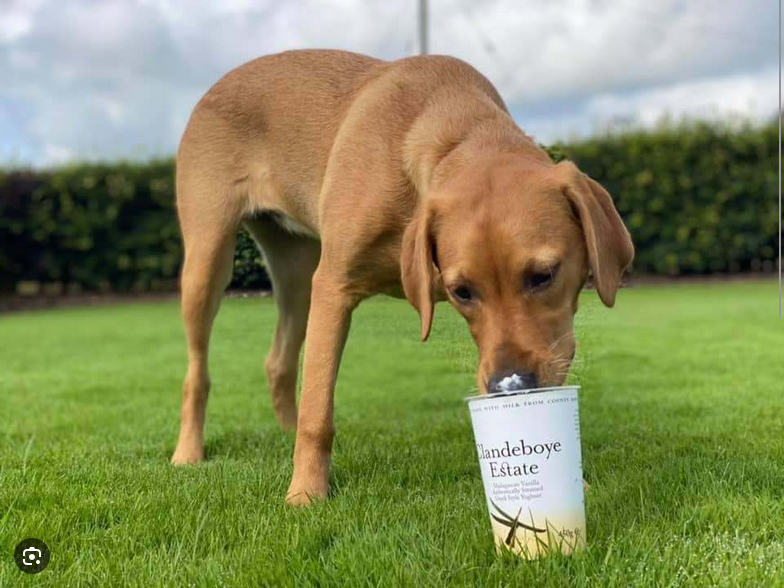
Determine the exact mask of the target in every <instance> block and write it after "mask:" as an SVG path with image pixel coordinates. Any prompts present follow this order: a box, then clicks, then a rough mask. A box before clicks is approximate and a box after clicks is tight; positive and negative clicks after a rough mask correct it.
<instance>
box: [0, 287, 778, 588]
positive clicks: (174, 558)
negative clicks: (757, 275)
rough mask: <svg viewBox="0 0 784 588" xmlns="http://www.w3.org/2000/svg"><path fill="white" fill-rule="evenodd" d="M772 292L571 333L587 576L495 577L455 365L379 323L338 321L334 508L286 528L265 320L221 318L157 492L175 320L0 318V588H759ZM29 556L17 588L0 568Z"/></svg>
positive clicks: (766, 566)
mask: <svg viewBox="0 0 784 588" xmlns="http://www.w3.org/2000/svg"><path fill="white" fill-rule="evenodd" d="M776 296H777V285H776V284H774V283H773V282H754V283H735V284H706V285H689V286H650V287H640V288H634V289H628V290H625V291H623V292H622V293H620V295H619V300H618V304H617V307H616V308H615V309H613V310H607V309H604V308H603V307H601V305H600V304H599V302H598V299H597V297H596V294H595V293H594V292H586V293H584V295H583V300H582V308H581V310H580V312H579V313H578V321H577V323H578V325H577V330H578V336H579V340H580V351H579V353H578V355H579V357H580V358H581V362H580V363H579V364H578V365H577V367H576V369H575V373H574V376H573V379H574V380H577V381H579V383H580V384H581V385H582V387H583V391H582V398H581V412H582V433H583V434H582V439H583V455H584V467H585V477H586V479H587V480H588V482H589V483H590V484H591V487H590V489H589V490H588V492H587V497H586V503H587V513H588V540H589V547H588V549H587V550H585V551H583V552H581V553H579V554H577V555H575V556H573V557H571V558H568V557H553V558H549V559H546V560H543V561H538V562H533V563H530V562H525V561H521V560H517V559H515V558H514V557H512V556H504V557H498V556H496V554H495V551H494V548H493V545H492V541H491V535H490V526H489V522H488V518H487V512H486V510H485V505H484V500H483V494H482V487H481V481H480V478H479V469H478V465H477V458H476V453H475V449H474V446H473V439H472V433H471V428H470V423H469V418H468V411H467V409H466V407H465V406H464V403H463V400H462V398H463V396H465V395H466V393H467V391H468V390H469V389H470V388H471V387H472V386H473V377H474V376H473V370H474V362H475V351H474V347H473V343H472V342H471V341H470V338H469V336H468V333H467V330H466V328H465V326H464V325H463V324H462V322H461V319H460V318H459V317H458V316H457V315H456V313H455V312H454V311H453V310H451V309H449V308H448V307H447V306H439V307H438V309H437V310H436V320H435V325H434V332H433V335H432V339H431V341H430V342H429V343H427V344H424V345H423V344H421V343H419V342H418V337H417V333H418V329H419V325H418V321H417V318H416V314H415V313H414V311H413V310H412V309H410V308H409V307H408V306H407V305H406V304H405V303H403V302H400V301H393V300H389V299H384V298H378V299H373V300H370V301H368V302H366V303H365V304H364V305H362V306H361V307H360V309H359V310H358V311H357V313H356V315H355V319H354V323H353V330H352V333H351V337H350V339H349V343H348V346H347V350H346V353H345V358H344V362H343V366H342V368H341V374H340V380H339V385H338V390H337V400H336V407H337V408H336V425H337V428H338V437H337V440H336V446H335V452H334V469H333V497H332V499H331V500H329V501H327V502H325V503H320V504H318V505H316V506H315V507H313V508H310V509H299V510H296V509H291V508H288V507H287V506H285V504H284V503H283V495H284V493H285V491H286V488H287V485H288V481H289V476H290V474H291V464H290V456H291V452H292V448H293V442H294V439H293V436H292V435H287V434H283V433H281V432H279V431H278V430H277V426H276V424H275V419H274V416H273V414H272V410H271V404H270V399H269V396H268V392H267V388H266V383H265V379H264V375H263V371H264V370H263V358H264V355H265V354H266V351H267V346H268V343H269V339H270V336H271V333H272V329H273V325H274V321H275V310H274V305H273V303H272V301H271V300H269V299H230V300H227V301H226V302H225V303H224V306H223V308H222V310H221V314H220V315H219V317H218V320H217V323H216V328H215V334H214V339H213V354H212V358H211V367H212V375H213V391H212V396H211V399H210V407H209V411H208V424H207V452H208V457H209V459H208V461H207V462H206V463H204V464H203V465H200V466H196V467H190V468H184V469H176V468H173V467H171V466H169V465H168V463H167V460H168V458H169V456H170V454H171V452H172V450H173V446H174V441H175V437H176V432H177V420H178V408H179V396H180V386H181V377H182V375H183V373H184V367H185V363H184V361H185V353H184V344H183V338H182V333H181V326H180V322H179V315H178V308H177V305H176V303H174V302H165V303H140V304H129V305H122V306H115V307H96V308H82V309H68V310H57V311H47V312H31V313H23V314H17V315H8V316H3V317H0V396H1V397H2V399H3V405H2V409H0V410H1V414H2V421H1V422H2V425H3V427H2V433H0V435H1V436H0V549H2V552H3V554H4V555H3V556H2V558H0V586H11V585H19V586H26V585H36V586H58V587H59V586H114V585H128V586H144V587H148V586H180V585H182V586H185V585H187V586H216V585H231V586H259V585H270V586H278V585H283V586H295V585H296V586H315V585H317V586H352V587H355V586H357V587H358V586H417V587H420V586H452V585H473V586H496V585H517V586H533V585H536V586H569V587H579V586H656V587H659V586H689V587H692V586H762V585H765V586H776V585H778V586H781V585H784V579H783V578H784V539H782V534H784V500H783V499H784V435H783V434H782V433H783V432H784V417H783V415H784V412H783V411H782V408H784V397H782V382H784V361H782V357H783V356H782V353H783V352H784V330H782V323H781V322H780V321H779V320H778V319H777V318H775V317H776V312H777V308H776V304H777V300H776ZM26 537H36V538H39V539H42V540H44V541H45V542H46V543H47V544H48V545H49V547H50V549H51V552H52V559H51V563H50V565H49V568H48V569H47V570H45V571H44V572H42V573H41V574H39V575H37V576H28V575H24V574H22V573H21V572H19V571H18V570H17V569H16V567H15V565H14V564H13V561H12V556H11V554H12V553H13V549H14V546H15V545H16V543H17V542H19V541H20V540H22V539H24V538H26Z"/></svg>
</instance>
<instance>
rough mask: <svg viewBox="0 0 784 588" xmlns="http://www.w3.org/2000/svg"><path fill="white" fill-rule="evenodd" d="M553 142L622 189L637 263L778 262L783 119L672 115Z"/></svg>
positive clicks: (672, 270) (746, 267) (701, 266)
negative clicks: (758, 124) (756, 122)
mask: <svg viewBox="0 0 784 588" xmlns="http://www.w3.org/2000/svg"><path fill="white" fill-rule="evenodd" d="M552 151H554V152H556V153H557V154H559V155H561V154H562V155H564V156H566V157H568V158H570V159H572V160H573V161H574V162H575V163H577V165H578V166H579V167H580V169H581V170H582V171H583V172H585V173H587V174H588V175H589V176H591V177H593V178H595V179H596V180H598V181H600V182H601V183H602V185H603V186H604V187H605V188H607V190H608V191H609V192H610V194H612V196H613V198H614V200H615V203H616V206H617V208H618V211H619V212H620V213H621V216H622V217H623V219H624V221H625V223H626V226H627V227H628V229H629V231H630V232H631V234H632V237H633V239H634V244H635V248H636V256H635V260H634V272H635V273H646V274H666V275H681V274H708V273H716V272H720V273H738V272H747V271H754V272H758V271H773V270H774V269H775V264H776V260H777V258H778V227H779V221H778V197H777V195H778V126H777V125H776V124H775V123H774V124H769V125H766V126H764V127H763V128H755V127H752V126H750V125H745V126H741V127H739V128H738V127H737V126H736V127H734V128H733V127H730V126H728V125H717V124H707V123H690V124H687V125H684V124H681V125H662V126H660V127H659V128H658V129H655V130H652V131H635V132H627V133H623V134H618V135H610V136H606V137H600V138H596V139H592V140H589V141H583V142H579V143H573V144H570V145H556V146H554V147H553V149H552Z"/></svg>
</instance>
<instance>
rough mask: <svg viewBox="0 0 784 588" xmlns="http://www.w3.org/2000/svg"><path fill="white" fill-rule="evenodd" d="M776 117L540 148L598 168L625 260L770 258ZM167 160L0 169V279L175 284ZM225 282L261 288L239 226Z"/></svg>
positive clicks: (704, 262) (683, 263)
mask: <svg viewBox="0 0 784 588" xmlns="http://www.w3.org/2000/svg"><path fill="white" fill-rule="evenodd" d="M777 132H778V129H777V127H776V125H775V124H770V125H766V126H765V127H763V128H755V127H752V126H748V125H747V126H742V127H739V128H732V127H730V126H728V125H719V124H707V123H690V124H685V125H664V126H662V127H660V128H658V129H655V130H652V131H645V130H638V131H631V132H626V133H622V134H615V135H606V136H601V137H596V138H593V139H589V140H584V141H579V142H574V143H571V144H557V145H554V146H552V147H551V148H550V153H551V154H552V155H553V157H554V158H556V159H561V158H564V157H568V158H570V159H572V160H574V161H575V162H576V163H577V164H578V166H579V167H580V169H581V170H583V171H584V172H585V173H587V174H588V175H590V176H591V177H593V178H594V179H596V180H598V181H599V182H601V183H602V184H603V185H604V186H605V187H606V188H607V189H608V190H609V192H610V193H611V194H612V195H613V197H614V199H615V203H616V206H617V207H618V210H619V211H620V213H621V216H622V217H623V218H624V221H625V222H626V225H627V226H628V227H629V230H630V231H631V233H632V236H633V238H634V242H635V247H636V250H637V254H636V258H635V262H634V271H635V273H645V274H668V275H675V274H707V273H714V272H726V273H735V272H745V271H759V270H764V271H771V270H773V269H774V264H775V260H776V255H777V244H776V243H777V235H778V220H777V219H778V215H777V206H778V205H777V198H776V197H775V195H776V190H777V188H776V182H777V175H776V170H777V166H776V162H777V156H778V151H777V149H778V147H777V145H778V135H777ZM174 202H175V199H174V161H173V160H172V159H163V160H156V161H151V162H148V163H127V162H122V163H115V164H106V163H90V164H78V165H70V166H66V167H62V168H57V169H52V170H43V171H33V170H15V171H0V242H1V243H2V244H3V247H2V249H0V289H2V290H5V291H9V290H14V289H16V288H18V287H19V284H20V283H24V282H28V283H32V284H34V285H35V284H48V285H50V286H51V285H54V286H56V288H55V289H57V288H60V289H72V288H79V289H85V290H97V291H102V290H109V289H111V290H115V291H150V290H169V289H173V288H175V287H176V283H177V277H178V274H179V271H180V265H181V262H182V244H181V239H180V233H179V228H178V226H177V220H176V214H175V208H174ZM232 287H234V288H267V287H269V280H268V278H267V276H266V274H265V272H264V268H263V264H262V262H261V259H260V255H259V253H258V250H257V249H256V247H255V245H254V243H253V241H252V240H251V239H250V237H249V236H248V235H247V234H246V233H245V232H244V231H243V232H242V233H241V234H240V236H239V239H238V247H237V254H236V257H235V264H234V279H233V281H232Z"/></svg>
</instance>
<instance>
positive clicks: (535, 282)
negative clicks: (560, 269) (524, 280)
mask: <svg viewBox="0 0 784 588" xmlns="http://www.w3.org/2000/svg"><path fill="white" fill-rule="evenodd" d="M552 279H553V275H552V274H533V275H532V276H531V277H530V278H528V286H529V287H530V288H531V289H532V290H538V289H539V288H543V287H545V286H546V285H547V284H549V283H550V282H551V281H552Z"/></svg>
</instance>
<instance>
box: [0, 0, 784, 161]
mask: <svg viewBox="0 0 784 588" xmlns="http://www.w3.org/2000/svg"><path fill="white" fill-rule="evenodd" d="M429 15H430V19H429V20H430V28H429V35H430V52H431V53H437V54H447V55H453V56H456V57H459V58H461V59H464V60H466V61H468V62H469V63H471V64H472V65H473V66H475V67H476V68H477V69H478V70H479V71H481V72H482V73H483V74H484V75H485V76H487V77H488V78H489V79H490V81H491V82H493V83H494V84H495V85H496V87H497V88H498V90H499V92H500V93H501V95H502V96H503V98H504V100H505V101H506V103H507V105H508V107H509V109H510V111H511V112H512V114H513V116H514V117H515V120H516V121H517V122H518V124H519V125H520V126H521V127H522V128H523V129H524V130H525V131H526V132H528V133H529V134H531V135H533V136H534V137H535V138H536V139H537V140H539V141H540V142H542V143H550V142H553V141H555V140H559V139H561V140H569V139H570V138H572V139H573V138H577V137H586V136H590V135H591V134H593V133H597V132H601V131H602V130H604V129H606V128H607V127H608V125H609V126H613V127H615V128H619V127H622V126H623V125H638V126H640V125H641V126H648V125H653V124H656V122H657V121H659V120H661V119H662V117H665V116H668V117H670V118H674V119H676V120H677V119H680V118H682V117H691V118H713V119H715V118H727V117H732V118H739V117H743V118H750V119H752V120H755V121H764V120H769V119H772V118H773V117H774V116H775V114H776V109H777V103H778V86H777V84H778V55H777V48H778V27H777V24H778V23H777V19H778V5H777V3H776V2H775V1H774V0H655V1H653V2H644V1H643V0H483V1H481V2H480V1H477V0H429ZM296 48H338V49H346V50H351V51H356V52H360V53H366V54H369V55H373V56H376V57H380V58H383V59H390V60H392V59H399V58H401V57H406V56H409V55H412V54H415V53H416V52H417V51H418V44H417V1H416V0H321V1H317V0H288V1H281V0H213V1H201V0H0V164H2V163H5V164H8V163H25V164H33V165H44V166H45V165H53V164H58V163H62V162H66V161H69V160H73V159H102V160H111V159H116V158H132V159H136V158H148V157H154V156H165V155H170V154H173V153H174V152H175V151H176V148H177V144H178V142H179V139H180V136H181V134H182V131H183V130H184V128H185V124H186V122H187V120H188V116H189V115H190V112H191V109H192V108H193V106H194V105H195V104H196V102H197V101H198V99H199V98H200V97H201V95H202V94H204V92H205V91H206V90H207V89H208V88H209V87H210V86H211V85H212V84H213V83H214V82H215V81H217V80H218V79H219V78H220V77H221V75H223V74H224V73H226V72H227V71H228V70H230V69H232V68H234V67H236V66H237V65H240V64H242V63H244V62H245V61H248V60H250V59H252V58H254V57H258V56H260V55H265V54H268V53H275V52H278V51H284V50H287V49H296Z"/></svg>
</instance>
